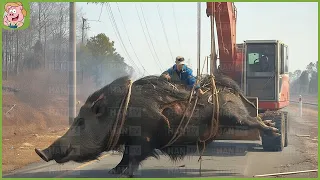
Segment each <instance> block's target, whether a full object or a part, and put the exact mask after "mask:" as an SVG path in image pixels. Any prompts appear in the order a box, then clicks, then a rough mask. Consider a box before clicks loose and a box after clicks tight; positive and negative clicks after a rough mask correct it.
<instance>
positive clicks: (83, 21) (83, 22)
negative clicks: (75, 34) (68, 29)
mask: <svg viewBox="0 0 320 180" xmlns="http://www.w3.org/2000/svg"><path fill="white" fill-rule="evenodd" d="M86 20H87V19H85V18H84V17H82V40H81V42H82V44H83V38H84V29H85V27H84V25H85V22H86Z"/></svg>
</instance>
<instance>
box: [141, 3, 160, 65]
mask: <svg viewBox="0 0 320 180" xmlns="http://www.w3.org/2000/svg"><path fill="white" fill-rule="evenodd" d="M140 9H141V12H142V17H143V20H144V24H145V26H146V29H147V33H148V36H149V39H150V42H151V46H152V48H153V51H154V54H155V55H156V57H157V60H158V62H159V64H160V67H161V69H163V68H162V66H161V63H160V60H159V57H158V54H157V52H156V50H155V48H154V45H153V43H152V38H151V36H150V33H149V29H148V25H147V22H146V19H145V16H144V13H143V7H142V4H140Z"/></svg>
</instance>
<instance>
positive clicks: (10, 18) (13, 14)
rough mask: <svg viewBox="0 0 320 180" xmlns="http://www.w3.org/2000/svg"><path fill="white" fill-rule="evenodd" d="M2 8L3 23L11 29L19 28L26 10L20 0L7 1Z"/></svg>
mask: <svg viewBox="0 0 320 180" xmlns="http://www.w3.org/2000/svg"><path fill="white" fill-rule="evenodd" d="M4 9H5V14H4V18H3V23H4V25H6V26H8V27H10V28H13V29H15V28H19V27H21V26H22V25H23V23H24V18H25V17H26V15H27V11H26V10H25V9H24V8H23V5H22V3H21V2H9V3H7V4H6V5H5V6H4Z"/></svg>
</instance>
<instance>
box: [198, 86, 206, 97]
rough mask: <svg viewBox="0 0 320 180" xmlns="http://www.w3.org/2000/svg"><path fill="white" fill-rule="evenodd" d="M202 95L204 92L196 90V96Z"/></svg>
mask: <svg viewBox="0 0 320 180" xmlns="http://www.w3.org/2000/svg"><path fill="white" fill-rule="evenodd" d="M203 94H204V92H203V91H202V90H201V89H200V88H199V89H198V90H197V95H198V96H201V95H203Z"/></svg>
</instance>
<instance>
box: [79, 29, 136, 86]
mask: <svg viewBox="0 0 320 180" xmlns="http://www.w3.org/2000/svg"><path fill="white" fill-rule="evenodd" d="M77 61H78V63H79V64H80V67H82V69H83V71H84V73H85V74H86V75H89V76H91V77H93V78H94V80H95V83H96V85H97V86H99V87H100V86H104V85H105V84H106V83H108V82H109V81H111V80H114V78H115V77H119V76H124V75H127V74H131V73H132V68H131V67H129V66H128V65H127V64H126V63H125V61H124V58H123V57H122V56H121V55H120V54H118V53H117V52H116V49H115V48H114V41H111V40H110V39H109V37H107V36H106V35H105V34H103V33H101V34H98V35H96V36H94V37H91V38H90V39H89V40H88V42H87V44H86V45H82V44H80V45H79V46H78V50H77Z"/></svg>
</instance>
